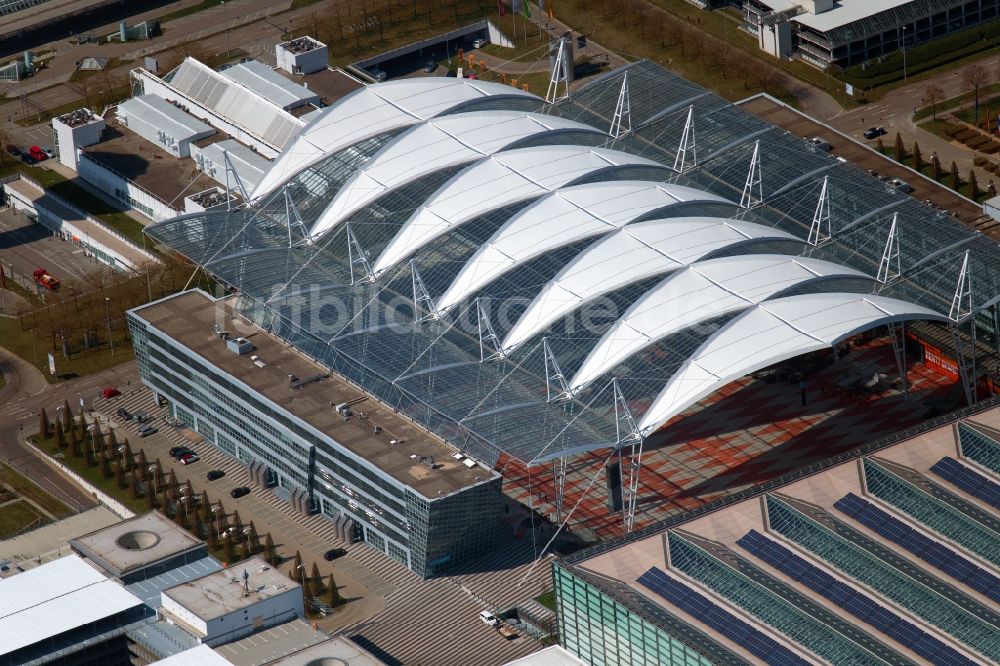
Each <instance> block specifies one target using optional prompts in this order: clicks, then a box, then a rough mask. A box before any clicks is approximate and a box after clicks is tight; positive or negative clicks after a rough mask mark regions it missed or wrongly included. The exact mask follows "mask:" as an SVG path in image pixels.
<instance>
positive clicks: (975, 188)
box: [969, 169, 979, 201]
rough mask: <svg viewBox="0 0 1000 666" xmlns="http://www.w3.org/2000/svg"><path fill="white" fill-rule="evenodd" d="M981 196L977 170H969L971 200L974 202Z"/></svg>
mask: <svg viewBox="0 0 1000 666" xmlns="http://www.w3.org/2000/svg"><path fill="white" fill-rule="evenodd" d="M978 196H979V183H977V182H976V171H975V169H969V198H970V199H972V200H973V201H975V200H976V197H978Z"/></svg>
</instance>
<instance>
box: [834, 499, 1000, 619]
mask: <svg viewBox="0 0 1000 666" xmlns="http://www.w3.org/2000/svg"><path fill="white" fill-rule="evenodd" d="M834 506H835V507H837V509H839V510H840V511H843V512H844V513H845V514H847V515H848V516H850V517H851V518H853V519H854V520H856V521H858V522H859V523H861V524H862V525H864V526H865V527H867V528H869V529H871V530H873V531H875V532H877V533H878V534H880V535H882V536H883V537H885V538H886V539H888V540H889V541H892V542H893V543H897V544H899V545H900V546H902V547H903V548H905V549H906V550H908V551H910V552H911V553H913V554H914V555H916V556H917V557H919V558H920V559H922V560H923V561H925V562H927V563H928V564H930V565H932V566H934V567H936V568H938V569H940V570H941V571H943V572H945V573H946V574H948V575H949V576H951V577H952V578H954V579H955V580H957V581H959V582H962V583H965V584H966V585H968V586H969V587H971V588H972V589H974V590H976V591H977V592H980V593H982V594H984V595H986V596H987V597H989V598H990V599H993V600H994V601H996V602H997V603H1000V579H998V578H997V577H996V576H994V575H993V574H991V573H990V572H988V571H986V570H985V569H982V568H980V567H978V566H976V565H975V564H973V563H972V562H970V561H968V560H966V559H965V558H963V557H960V556H959V555H958V554H957V553H955V552H954V551H953V550H951V549H950V548H948V547H947V546H945V545H944V544H941V543H939V542H937V541H934V540H933V539H931V538H930V537H928V536H926V535H924V534H922V533H921V532H918V531H917V530H915V529H913V528H912V527H910V526H909V525H907V524H906V523H904V522H903V521H902V520H899V519H898V518H896V517H895V516H893V515H891V514H889V513H887V512H885V511H883V510H882V509H880V508H878V507H877V506H875V505H874V504H872V503H871V502H869V501H867V500H865V499H862V498H860V497H858V496H857V495H855V494H854V493H848V494H847V495H845V496H844V497H842V498H841V499H839V500H837V501H836V502H835V503H834Z"/></svg>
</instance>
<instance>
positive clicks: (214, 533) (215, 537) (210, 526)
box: [205, 521, 219, 550]
mask: <svg viewBox="0 0 1000 666" xmlns="http://www.w3.org/2000/svg"><path fill="white" fill-rule="evenodd" d="M205 529H206V530H208V545H209V546H211V548H212V550H217V549H218V548H219V531H218V530H217V529H215V523H214V522H212V521H209V522H207V523H206V524H205Z"/></svg>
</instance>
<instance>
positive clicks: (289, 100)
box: [219, 60, 319, 108]
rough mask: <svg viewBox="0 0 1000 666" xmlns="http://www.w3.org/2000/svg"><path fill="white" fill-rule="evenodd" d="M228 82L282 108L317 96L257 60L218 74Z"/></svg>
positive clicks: (228, 68) (239, 64)
mask: <svg viewBox="0 0 1000 666" xmlns="http://www.w3.org/2000/svg"><path fill="white" fill-rule="evenodd" d="M219 73H220V74H222V75H223V76H224V77H226V78H227V79H229V80H230V81H235V82H236V83H239V84H240V85H242V86H245V87H247V88H249V89H250V90H253V91H254V92H256V93H258V94H260V95H261V96H263V97H265V98H266V99H269V100H271V101H272V102H274V103H275V104H277V105H278V106H280V107H282V108H288V107H290V106H293V105H295V106H297V105H299V104H302V103H305V102H306V101H308V100H314V99H317V98H318V97H319V95H318V94H317V93H316V92H315V91H312V90H309V89H308V88H306V87H305V86H302V85H300V84H298V83H295V82H294V81H290V80H289V79H286V78H285V77H284V76H282V75H281V74H279V73H278V72H276V71H274V70H273V69H271V67H270V66H268V65H265V64H264V63H262V62H260V61H258V60H249V61H247V62H241V63H237V64H235V65H233V66H232V67H227V68H226V69H224V70H222V71H221V72H219Z"/></svg>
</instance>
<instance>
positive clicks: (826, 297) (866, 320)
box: [639, 293, 947, 434]
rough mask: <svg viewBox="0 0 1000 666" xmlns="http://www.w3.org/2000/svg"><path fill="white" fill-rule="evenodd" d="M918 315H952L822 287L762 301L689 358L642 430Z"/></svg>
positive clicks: (644, 420) (648, 430)
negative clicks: (734, 384)
mask: <svg viewBox="0 0 1000 666" xmlns="http://www.w3.org/2000/svg"><path fill="white" fill-rule="evenodd" d="M912 319H929V320H936V321H947V317H945V316H944V315H941V314H939V313H937V312H934V311H933V310H929V309H927V308H924V307H921V306H919V305H915V304H913V303H907V302H905V301H900V300H897V299H894V298H885V297H883V296H872V295H868V296H865V295H861V294H842V293H828V294H824V293H820V294H807V295H800V296H788V297H785V298H777V299H775V300H773V301H765V302H763V303H759V304H758V305H756V306H754V307H753V308H751V309H749V310H747V311H746V312H744V313H743V314H741V315H739V316H738V317H736V318H735V319H733V320H732V321H730V322H729V323H727V324H726V325H725V326H723V327H722V328H721V329H719V331H718V332H717V333H715V334H714V335H713V336H712V337H710V338H709V339H708V340H706V341H705V343H704V344H703V345H702V346H701V347H700V348H699V349H698V350H697V351H696V352H695V353H694V354H693V355H692V356H691V358H690V359H688V360H687V361H686V362H685V363H684V365H683V366H682V367H681V369H680V370H678V371H677V373H676V374H674V376H673V377H671V378H670V380H669V381H668V382H667V385H666V386H665V387H664V389H663V390H662V391H661V392H660V395H658V396H657V398H656V400H655V401H654V402H653V404H652V405H651V406H650V408H649V410H648V411H647V412H646V413H645V414H644V415H643V417H642V420H641V422H640V423H639V430H640V431H642V432H643V433H647V434H648V433H652V432H654V431H655V430H657V429H658V428H659V427H660V426H661V425H663V424H664V423H666V422H667V421H669V420H670V419H671V418H673V417H674V416H677V415H678V414H680V413H681V412H683V411H684V410H685V409H686V408H688V407H689V406H691V405H692V404H694V403H695V402H697V401H698V400H700V399H701V398H703V397H705V396H706V395H708V394H710V393H712V392H713V391H715V390H717V389H719V388H721V387H722V386H725V385H726V384H728V383H729V382H731V381H732V380H734V379H736V378H738V377H742V376H743V375H745V374H747V373H749V372H753V371H754V370H758V369H760V368H766V367H767V366H769V365H772V364H774V363H778V362H780V361H784V360H786V359H789V358H794V357H795V356H800V355H802V354H807V353H809V352H813V351H817V350H819V349H823V348H825V347H829V346H831V345H834V344H837V343H838V342H840V341H841V340H843V339H845V338H848V337H850V336H852V335H854V334H855V333H858V332H860V331H863V330H866V329H869V328H872V327H874V326H879V325H883V324H888V323H893V322H898V321H908V320H912Z"/></svg>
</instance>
